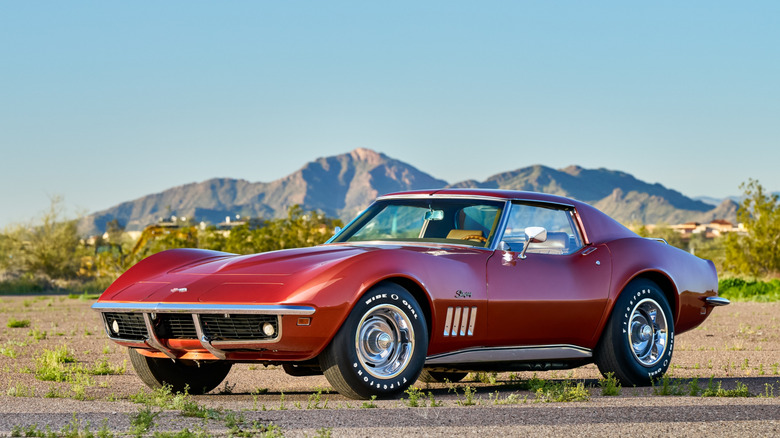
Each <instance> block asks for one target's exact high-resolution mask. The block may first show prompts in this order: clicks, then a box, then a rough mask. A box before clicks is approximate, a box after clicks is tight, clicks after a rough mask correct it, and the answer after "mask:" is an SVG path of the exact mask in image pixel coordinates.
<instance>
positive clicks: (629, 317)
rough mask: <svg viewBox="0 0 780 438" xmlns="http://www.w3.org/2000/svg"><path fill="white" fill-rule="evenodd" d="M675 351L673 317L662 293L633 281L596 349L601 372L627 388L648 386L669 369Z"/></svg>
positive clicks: (641, 281) (649, 284) (647, 283)
mask: <svg viewBox="0 0 780 438" xmlns="http://www.w3.org/2000/svg"><path fill="white" fill-rule="evenodd" d="M673 350H674V315H673V314H672V310H671V308H670V307H669V303H668V301H667V299H666V296H665V295H664V293H663V291H662V290H661V288H660V287H658V285H657V284H655V283H654V282H652V281H650V280H646V279H637V280H633V281H631V282H630V283H629V284H628V285H627V286H626V288H625V289H623V291H622V292H621V294H620V296H619V297H618V299H617V302H616V303H615V308H614V309H613V310H612V316H610V318H609V321H608V322H607V326H606V327H605V328H604V332H603V333H602V335H601V340H600V341H599V344H598V346H597V348H596V352H595V356H594V361H595V362H596V365H597V366H598V367H599V371H601V374H603V375H605V376H606V375H607V373H613V374H614V376H615V377H616V378H617V379H618V380H619V381H620V383H621V384H622V385H624V386H648V385H651V384H652V383H653V381H655V380H658V379H660V378H661V376H663V375H664V373H665V372H666V370H667V369H668V368H669V364H670V363H671V361H672V351H673Z"/></svg>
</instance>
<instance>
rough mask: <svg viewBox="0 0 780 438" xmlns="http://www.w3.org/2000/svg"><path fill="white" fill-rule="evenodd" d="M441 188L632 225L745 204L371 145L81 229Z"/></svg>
mask: <svg viewBox="0 0 780 438" xmlns="http://www.w3.org/2000/svg"><path fill="white" fill-rule="evenodd" d="M439 187H463V188H466V187H470V188H496V189H507V190H529V191H538V192H545V193H552V194H557V195H562V196H567V197H571V198H575V199H579V200H581V201H584V202H588V203H590V204H592V205H594V206H596V207H597V208H599V209H601V210H602V211H604V212H605V213H607V214H609V215H610V216H612V217H614V218H615V219H617V220H619V221H621V222H624V223H631V222H641V223H680V222H689V221H696V222H709V221H711V220H712V219H727V220H730V221H732V222H733V221H735V220H736V210H737V204H736V203H735V202H734V201H732V200H729V199H727V200H724V201H723V202H722V203H721V204H720V205H718V206H717V207H714V208H713V205H711V204H708V203H706V202H702V201H698V200H694V199H691V198H688V197H686V196H684V195H683V194H682V193H680V192H677V191H675V190H671V189H668V188H666V187H664V186H662V185H660V184H649V183H646V182H643V181H640V180H638V179H636V178H634V177H633V176H632V175H629V174H627V173H625V172H620V171H615V170H608V169H584V168H582V167H579V166H569V167H566V168H564V169H552V168H549V167H546V166H541V165H533V166H529V167H523V168H519V169H517V170H513V171H508V172H503V173H499V174H496V175H493V176H491V177H489V178H488V179H486V180H485V181H481V182H480V181H475V180H466V181H462V182H459V183H456V184H451V185H448V183H447V182H446V181H443V180H440V179H436V178H434V177H432V176H431V175H428V174H427V173H425V172H422V171H420V170H418V169H416V168H414V167H413V166H411V165H409V164H406V163H404V162H402V161H399V160H396V159H393V158H390V157H388V156H386V155H384V154H382V153H378V152H375V151H372V150H370V149H363V148H360V149H355V150H354V151H352V152H349V153H346V154H342V155H336V156H332V157H322V158H318V159H316V160H314V161H312V162H310V163H307V164H306V165H304V166H303V167H302V168H301V169H299V170H298V171H296V172H294V173H292V174H290V175H288V176H286V177H284V178H281V179H278V180H276V181H271V182H250V181H246V180H243V179H230V178H215V179H210V180H207V181H203V182H199V183H191V184H186V185H183V186H178V187H173V188H171V189H168V190H165V191H163V192H160V193H156V194H152V195H148V196H144V197H142V198H138V199H136V200H133V201H127V202H123V203H121V204H119V205H117V206H114V207H111V208H108V209H106V210H103V211H99V212H96V213H93V214H91V215H89V216H86V217H84V218H83V219H82V220H81V222H80V224H79V230H80V232H82V233H83V234H95V233H98V232H102V231H103V230H104V229H105V224H106V223H107V222H108V221H110V220H112V219H118V220H119V222H120V223H123V224H125V226H126V229H127V230H140V229H143V228H144V227H145V226H146V225H149V224H151V223H155V222H158V221H159V220H160V219H161V218H168V217H170V216H172V215H175V216H178V217H187V218H192V219H194V220H196V221H206V222H211V223H219V222H222V221H224V220H225V217H226V216H234V215H236V214H240V215H242V216H244V217H246V216H251V217H281V216H284V215H285V214H286V212H287V209H288V207H290V206H291V205H295V204H300V205H302V206H303V208H304V209H305V210H312V209H316V210H320V211H322V212H323V213H325V214H327V215H328V216H333V217H339V218H342V219H343V220H345V221H346V220H349V219H351V218H352V217H354V216H355V215H356V214H357V213H358V212H360V211H361V210H363V209H364V208H365V207H366V206H368V204H369V203H370V202H371V201H372V200H374V198H376V197H377V196H378V195H382V194H384V193H388V192H394V191H404V190H419V189H430V188H439Z"/></svg>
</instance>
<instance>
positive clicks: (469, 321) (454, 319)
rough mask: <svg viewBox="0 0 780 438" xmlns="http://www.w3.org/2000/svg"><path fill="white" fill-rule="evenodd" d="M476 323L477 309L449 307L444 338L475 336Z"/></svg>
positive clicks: (445, 320)
mask: <svg viewBox="0 0 780 438" xmlns="http://www.w3.org/2000/svg"><path fill="white" fill-rule="evenodd" d="M476 322H477V308H476V307H447V316H446V318H445V319H444V336H474V325H475V324H476Z"/></svg>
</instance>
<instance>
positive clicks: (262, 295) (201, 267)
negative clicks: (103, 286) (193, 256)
mask: <svg viewBox="0 0 780 438" xmlns="http://www.w3.org/2000/svg"><path fill="white" fill-rule="evenodd" d="M367 251H371V248H361V247H348V246H320V247H314V248H300V249H290V250H282V251H273V252H268V253H262V254H254V255H246V256H227V257H219V258H210V259H206V260H204V261H200V262H195V263H188V264H185V265H183V266H181V265H177V266H174V267H172V268H171V269H167V270H165V271H164V272H161V273H153V274H152V275H148V276H143V277H141V279H139V280H138V281H134V282H132V283H131V284H129V285H127V286H126V287H124V288H122V289H121V290H118V291H111V290H110V289H109V291H108V292H107V293H106V294H104V295H103V296H102V297H101V301H120V302H137V301H140V302H170V303H197V302H208V303H272V302H280V301H285V300H286V299H288V298H289V296H290V295H291V294H292V293H293V292H294V291H295V290H297V289H299V288H300V287H301V285H302V284H305V283H308V282H317V281H325V279H324V278H325V277H327V275H324V276H323V272H324V271H328V270H329V269H331V268H334V267H336V266H337V265H339V264H340V263H343V262H344V261H345V260H347V259H350V258H353V257H355V256H357V255H359V254H362V253H365V252H367ZM145 262H146V261H145ZM142 263H144V262H142ZM147 263H149V264H150V265H153V260H149V261H148V262H147ZM150 268H151V266H150ZM150 270H151V269H150ZM120 280H121V279H120ZM112 292H113V293H112Z"/></svg>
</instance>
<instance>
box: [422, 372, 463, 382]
mask: <svg viewBox="0 0 780 438" xmlns="http://www.w3.org/2000/svg"><path fill="white" fill-rule="evenodd" d="M468 374H469V373H461V372H457V371H429V370H427V369H423V370H422V372H421V373H420V377H419V378H418V379H417V380H419V381H421V382H424V383H445V382H451V383H457V382H460V381H461V380H463V379H464V378H465V377H466V376H467V375H468Z"/></svg>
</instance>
